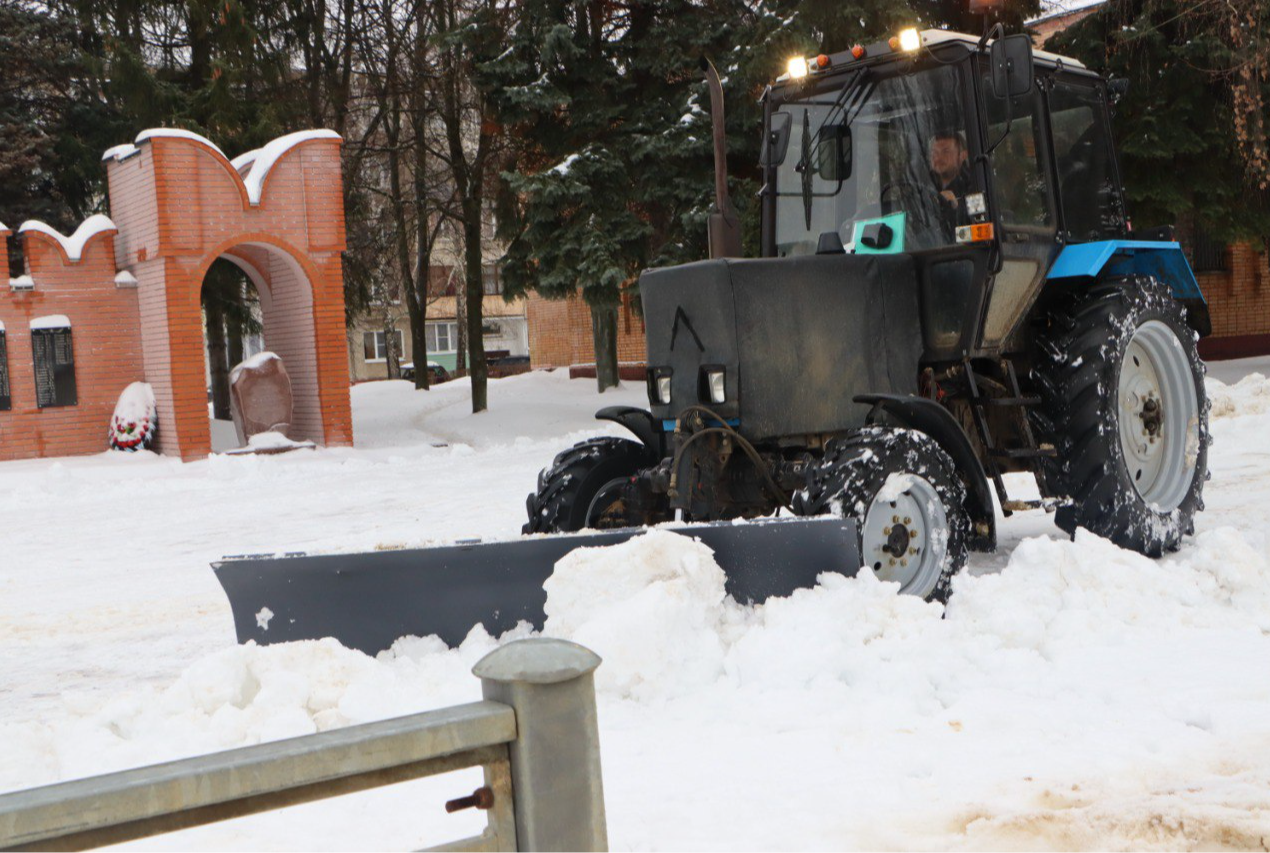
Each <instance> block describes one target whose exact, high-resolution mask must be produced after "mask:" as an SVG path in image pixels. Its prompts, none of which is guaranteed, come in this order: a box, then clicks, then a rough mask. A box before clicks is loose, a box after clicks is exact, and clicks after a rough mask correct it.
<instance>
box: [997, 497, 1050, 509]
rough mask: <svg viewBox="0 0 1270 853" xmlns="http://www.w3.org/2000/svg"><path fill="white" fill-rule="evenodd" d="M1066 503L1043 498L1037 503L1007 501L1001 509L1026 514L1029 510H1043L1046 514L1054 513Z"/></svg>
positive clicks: (1036, 501)
mask: <svg viewBox="0 0 1270 853" xmlns="http://www.w3.org/2000/svg"><path fill="white" fill-rule="evenodd" d="M1064 503H1065V501H1064V500H1062V499H1060V498H1041V499H1040V500H1035V501H1006V502H1005V503H1003V504H1001V509H1002V510H1004V511H1006V512H1024V511H1025V510H1029V509H1043V510H1045V511H1046V512H1053V511H1054V510H1056V509H1058V508H1059V507H1060V506H1062V505H1063V504H1064Z"/></svg>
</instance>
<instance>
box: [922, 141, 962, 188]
mask: <svg viewBox="0 0 1270 853" xmlns="http://www.w3.org/2000/svg"><path fill="white" fill-rule="evenodd" d="M964 162H966V150H965V149H964V148H962V147H961V143H960V142H959V141H958V140H957V139H956V138H955V137H940V138H937V139H935V140H933V141H932V142H931V144H930V168H931V171H932V172H934V173H935V174H937V175H939V176H940V177H941V178H943V179H944V180H951V179H952V178H955V177H956V176H957V172H958V170H959V169H961V164H962V163H964Z"/></svg>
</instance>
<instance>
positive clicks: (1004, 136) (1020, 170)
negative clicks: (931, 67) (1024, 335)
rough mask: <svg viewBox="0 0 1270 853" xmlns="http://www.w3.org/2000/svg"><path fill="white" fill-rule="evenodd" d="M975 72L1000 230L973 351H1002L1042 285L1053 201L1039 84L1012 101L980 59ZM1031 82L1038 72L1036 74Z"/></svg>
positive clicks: (1051, 247)
mask: <svg viewBox="0 0 1270 853" xmlns="http://www.w3.org/2000/svg"><path fill="white" fill-rule="evenodd" d="M982 67H983V73H982V74H981V76H980V82H981V84H982V85H981V87H980V91H981V93H982V98H983V103H984V111H983V115H984V139H985V145H987V146H989V147H991V146H993V145H995V146H996V148H995V150H994V151H993V153H992V157H991V164H992V166H991V183H992V192H993V199H992V203H993V211H994V213H995V218H996V221H997V223H998V225H999V227H1000V228H1001V231H1002V233H1001V235H1000V236H1001V243H1000V245H1001V270H1000V272H998V273H997V274H996V275H995V276H994V277H993V280H992V282H991V284H990V286H989V290H988V298H987V305H986V307H985V309H984V315H983V323H982V326H981V330H982V331H981V333H980V337H979V349H980V350H982V351H988V352H999V351H1001V350H1002V349H1006V348H1008V347H1007V343H1008V342H1009V340H1010V336H1011V335H1012V333H1014V332H1015V331H1016V330H1017V329H1018V327H1019V325H1020V321H1021V320H1022V318H1023V316H1024V314H1025V313H1026V312H1027V309H1028V308H1029V307H1030V306H1031V305H1032V304H1033V303H1034V302H1035V301H1036V297H1037V294H1038V292H1039V291H1040V289H1041V287H1042V286H1043V285H1044V283H1045V273H1046V271H1047V270H1048V268H1049V262H1050V258H1051V256H1052V254H1053V250H1054V234H1055V231H1056V224H1055V223H1056V221H1057V216H1056V213H1057V211H1056V205H1055V201H1054V190H1053V186H1052V184H1051V182H1050V181H1049V180H1048V179H1047V178H1048V176H1049V175H1050V174H1052V169H1051V167H1050V165H1049V162H1048V159H1049V147H1048V145H1047V144H1046V128H1045V102H1044V95H1043V93H1042V91H1041V87H1040V86H1039V85H1033V87H1032V91H1031V92H1030V93H1028V94H1026V95H1021V96H1018V97H1015V98H1010V99H1006V98H997V97H996V96H995V95H994V94H993V91H992V81H991V79H990V76H989V72H988V68H987V66H986V63H985V64H984V65H983V66H982ZM1038 82H1039V75H1038Z"/></svg>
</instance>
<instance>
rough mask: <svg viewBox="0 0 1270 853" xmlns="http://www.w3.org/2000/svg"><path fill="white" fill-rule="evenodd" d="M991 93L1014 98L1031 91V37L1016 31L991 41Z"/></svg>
mask: <svg viewBox="0 0 1270 853" xmlns="http://www.w3.org/2000/svg"><path fill="white" fill-rule="evenodd" d="M989 60H990V64H991V65H992V93H993V94H994V95H996V97H997V98H998V99H1000V98H1016V97H1018V96H1019V95H1026V94H1028V93H1029V92H1031V91H1032V78H1033V76H1034V72H1035V69H1034V68H1033V65H1032V39H1030V38H1029V37H1028V36H1026V35H1024V34H1022V33H1018V34H1016V35H1012V36H1006V37H1005V38H999V39H997V40H996V41H994V42H993V43H992V50H991V54H990V56H989Z"/></svg>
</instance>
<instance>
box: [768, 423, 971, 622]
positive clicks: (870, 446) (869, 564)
mask: <svg viewBox="0 0 1270 853" xmlns="http://www.w3.org/2000/svg"><path fill="white" fill-rule="evenodd" d="M807 482H808V484H807V487H806V488H805V489H802V490H800V491H799V492H798V493H796V494H795V495H794V504H793V506H794V511H795V512H797V513H798V514H799V515H823V514H826V513H830V512H832V513H836V514H837V515H839V516H841V517H845V518H854V519H855V521H856V524H857V527H858V533H859V537H860V539H859V545H860V556H861V560H862V561H863V567H862V570H864V569H869V570H872V571H873V573H874V575H876V576H877V577H878V578H879V579H881V580H885V581H893V582H896V583H899V585H900V592H901V593H906V594H910V595H917V596H920V597H922V598H924V599H926V600H928V601H940V602H946V601H947V600H948V595H949V592H950V591H951V584H952V578H953V575H955V574H956V573H957V572H959V571H961V569H962V567H964V566H965V565H966V559H967V556H968V546H967V540H968V538H969V532H970V515H969V513H968V512H967V511H966V506H965V497H966V490H965V485H964V484H963V483H962V481H961V478H960V477H958V476H957V468H956V465H955V463H954V462H953V460H952V458H951V457H950V456H949V455H948V454H947V453H946V452H945V451H944V449H943V448H942V447H940V446H939V444H938V443H937V442H936V441H935V440H934V439H933V438H931V437H930V436H928V435H926V434H925V433H921V432H917V431H915V430H908V429H888V428H883V427H866V428H864V429H861V430H859V431H857V432H854V433H852V434H851V435H849V436H847V437H846V438H842V439H838V440H836V441H833V442H830V444H829V445H828V446H827V447H826V448H825V455H824V456H823V457H822V458H821V460H820V462H819V463H818V464H817V465H816V466H815V467H814V468H813V469H812V470H811V471H810V472H809V474H808V480H807Z"/></svg>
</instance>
